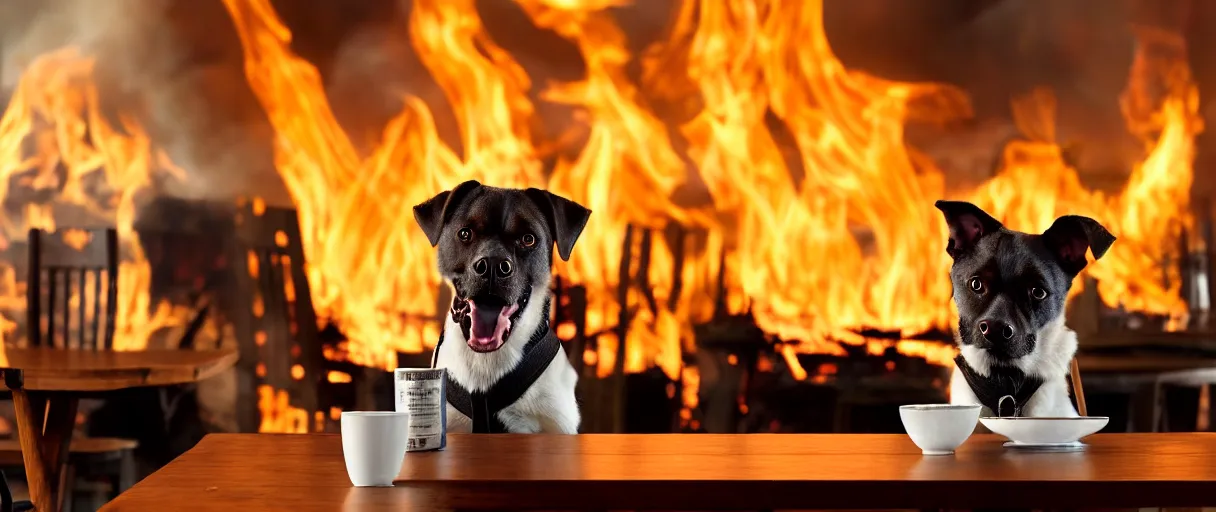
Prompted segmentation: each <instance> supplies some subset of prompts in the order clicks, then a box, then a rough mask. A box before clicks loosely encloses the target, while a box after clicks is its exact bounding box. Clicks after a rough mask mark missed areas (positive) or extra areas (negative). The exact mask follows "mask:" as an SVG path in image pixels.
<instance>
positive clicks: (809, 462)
mask: <svg viewBox="0 0 1216 512" xmlns="http://www.w3.org/2000/svg"><path fill="white" fill-rule="evenodd" d="M1088 442H1089V443H1090V446H1089V447H1088V448H1087V450H1086V451H1083V452H1072V453H1018V452H1012V451H1009V450H1007V449H1005V448H1003V447H1002V446H1001V439H1000V438H998V437H996V436H993V435H977V436H974V437H973V438H972V439H970V440H968V442H967V443H966V444H964V445H963V447H962V448H961V449H960V450H959V451H958V453H957V454H956V455H954V456H945V457H925V456H922V455H921V454H920V451H919V450H918V449H916V448H915V447H914V446H913V445H912V442H911V441H910V440H909V439H908V438H907V437H906V436H903V435H851V434H822V435H793V434H751V435H712V434H686V435H680V434H658V435H580V436H555V435H484V434H483V435H452V436H450V437H449V439H448V448H447V449H446V450H445V451H442V452H425V453H411V454H408V455H407V456H406V460H405V464H404V466H403V467H402V470H401V474H400V477H399V481H398V482H397V485H396V486H395V487H392V488H353V487H351V485H350V480H348V479H347V476H346V470H345V466H344V464H343V460H342V448H341V439H340V438H339V437H338V436H337V435H326V434H313V435H290V434H215V435H209V436H207V437H206V438H204V439H203V440H202V442H200V443H199V444H198V445H197V446H195V447H194V448H193V449H191V450H190V451H188V452H186V453H185V454H183V455H182V456H181V457H179V458H178V459H177V460H174V461H173V462H170V463H169V464H168V465H167V466H165V467H164V468H162V469H161V470H160V471H157V472H156V473H153V474H152V475H151V476H149V477H148V478H146V479H144V480H143V481H141V482H140V483H138V484H136V485H135V486H134V487H132V488H131V489H130V490H128V491H127V492H125V493H123V494H122V495H121V496H119V497H118V499H116V500H114V501H113V502H112V503H110V504H108V505H107V506H105V507H103V509H102V510H105V511H127V510H131V511H142V510H154V509H155V510H185V509H189V510H200V511H205V510H217V511H224V512H230V511H232V510H238V509H240V510H292V511H299V510H317V511H321V510H324V511H333V510H360V511H362V510H443V509H461V508H464V509H484V508H521V509H526V508H549V509H554V508H559V509H560V508H565V509H579V508H584V509H585V508H592V509H597V508H598V509H668V510H671V509H725V508H734V509H751V510H757V509H779V508H858V507H868V508H946V507H952V508H972V507H1005V508H1009V507H1026V508H1031V507H1039V508H1080V507H1082V506H1084V507H1125V508H1126V507H1131V508H1135V507H1141V506H1145V507H1148V506H1202V505H1213V504H1216V434H1109V435H1098V436H1093V437H1091V438H1089V439H1088Z"/></svg>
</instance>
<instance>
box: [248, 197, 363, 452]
mask: <svg viewBox="0 0 1216 512" xmlns="http://www.w3.org/2000/svg"><path fill="white" fill-rule="evenodd" d="M299 226H300V224H299V218H298V217H297V215H296V211H295V210H292V209H288V208H278V207H266V206H264V205H261V204H255V202H250V203H245V204H242V205H240V207H239V209H238V210H237V217H236V226H235V235H236V243H235V244H233V247H232V248H233V251H234V252H233V255H232V261H233V262H234V265H233V270H234V272H235V278H236V284H237V289H238V290H247V291H248V292H249V293H245V294H242V295H241V296H240V297H237V300H236V301H235V302H236V304H237V309H238V311H240V312H241V313H239V314H236V315H234V316H233V324H234V327H235V330H236V336H237V339H238V340H239V345H240V350H241V358H240V360H239V362H238V363H237V365H238V367H239V368H241V369H242V370H243V371H244V372H247V373H246V374H247V375H255V376H256V377H257V378H256V379H249V380H242V381H241V384H240V386H241V387H240V388H239V389H238V394H241V395H245V396H246V398H243V399H240V400H238V403H243V404H249V405H250V406H252V405H254V404H257V403H258V400H257V397H258V396H259V395H258V390H257V387H258V386H260V385H269V386H271V387H272V388H274V389H275V390H276V391H286V392H287V394H288V396H289V399H290V403H291V405H292V406H293V407H298V408H300V409H303V410H304V411H306V412H308V413H309V414H310V415H311V416H309V417H305V418H298V419H297V420H298V421H302V422H304V426H305V430H306V431H308V432H319V431H323V430H324V421H325V417H326V415H325V414H324V411H320V410H319V409H321V407H322V404H325V405H332V402H333V401H334V399H335V396H336V395H339V394H342V395H346V396H358V393H357V392H356V391H355V390H354V387H355V385H356V383H355V382H349V383H330V382H328V381H327V379H326V374H327V373H328V371H330V370H337V371H343V372H345V373H347V374H349V375H351V377H352V379H354V378H355V377H356V373H355V372H361V371H362V369H361V368H359V367H358V366H356V365H354V364H351V363H340V362H333V361H329V360H327V359H325V358H324V357H323V356H322V347H321V344H320V338H319V336H318V332H317V318H316V313H315V311H314V310H313V306H312V294H311V291H310V289H309V283H308V278H307V276H306V274H305V271H304V247H303V244H302V241H301V236H300V227H299ZM352 405H353V404H352ZM317 412H322V413H323V414H322V416H321V417H320V418H318V417H317V416H315V413H317ZM261 422H262V418H261V415H260V412H259V411H258V410H257V409H254V408H252V407H247V408H246V410H241V411H238V423H239V424H240V426H241V431H242V432H256V431H258V427H259V426H260V424H261Z"/></svg>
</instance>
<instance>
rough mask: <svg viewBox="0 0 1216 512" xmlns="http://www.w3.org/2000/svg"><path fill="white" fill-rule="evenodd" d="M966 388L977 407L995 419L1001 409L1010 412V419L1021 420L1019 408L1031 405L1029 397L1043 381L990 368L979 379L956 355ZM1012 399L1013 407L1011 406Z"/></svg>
mask: <svg viewBox="0 0 1216 512" xmlns="http://www.w3.org/2000/svg"><path fill="white" fill-rule="evenodd" d="M954 364H955V365H957V366H958V369H959V371H960V372H961V373H962V374H963V378H964V379H965V380H966V381H967V386H969V387H970V388H971V391H972V392H973V393H975V396H976V398H978V399H979V401H980V405H983V406H984V407H987V408H989V409H991V410H992V412H993V413H994V414H996V415H997V416H1005V415H1004V414H1002V412H1003V411H1002V410H1001V406H1002V405H1005V406H1006V408H1007V410H1011V412H1012V416H1015V417H1016V416H1021V415H1022V407H1023V406H1025V405H1026V403H1027V402H1029V401H1030V397H1032V396H1034V393H1035V392H1036V391H1038V390H1039V386H1042V385H1043V379H1040V378H1038V377H1032V376H1029V375H1026V374H1025V373H1023V372H1022V370H1020V369H1017V368H1012V367H1008V366H995V365H994V366H992V367H991V368H989V370H988V375H986V376H985V375H980V374H979V372H976V371H975V369H974V368H972V367H971V365H968V364H967V360H966V359H964V358H963V355H962V354H959V355H958V356H957V357H955V358H954ZM1010 398H1012V403H1009V402H1010Z"/></svg>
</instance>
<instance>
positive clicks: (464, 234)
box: [456, 228, 473, 242]
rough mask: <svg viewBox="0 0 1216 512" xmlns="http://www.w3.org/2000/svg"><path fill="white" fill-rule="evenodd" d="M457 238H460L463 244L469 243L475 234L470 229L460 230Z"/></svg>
mask: <svg viewBox="0 0 1216 512" xmlns="http://www.w3.org/2000/svg"><path fill="white" fill-rule="evenodd" d="M456 236H457V237H459V238H460V241H461V242H468V241H469V240H472V239H473V232H472V231H470V230H469V228H460V231H457V232H456Z"/></svg>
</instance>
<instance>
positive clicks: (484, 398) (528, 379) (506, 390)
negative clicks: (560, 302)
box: [431, 299, 562, 434]
mask: <svg viewBox="0 0 1216 512" xmlns="http://www.w3.org/2000/svg"><path fill="white" fill-rule="evenodd" d="M442 344H443V334H442V332H441V333H440V335H439V343H438V344H436V345H435V353H434V354H433V355H432V356H431V367H432V368H435V365H436V363H437V361H438V355H439V347H440V346H441V345H442ZM561 346H562V344H561V340H558V339H557V335H556V334H554V333H553V331H552V330H550V329H549V300H548V299H546V300H545V307H544V311H543V313H542V315H541V324H540V325H539V326H538V327H537V328H536V332H534V333H532V337H531V338H529V339H528V342H527V343H526V344H525V345H524V351H523V358H522V359H521V360H520V362H519V364H518V365H516V366H515V368H513V369H512V370H511V371H510V372H508V373H507V374H506V375H503V376H502V378H500V379H498V381H496V382H495V383H494V384H493V385H491V386H490V388H489V389H487V390H485V391H474V392H469V390H467V389H465V388H464V386H461V385H460V383H458V382H455V381H450V380H449V381H448V386H447V388H448V392H447V401H448V404H450V405H451V406H452V407H455V408H456V410H457V411H460V413H461V414H464V415H465V416H468V417H469V418H470V419H472V420H473V433H474V434H500V433H507V428H506V426H505V425H503V423H502V422H501V421H499V419H498V413H499V411H502V410H503V409H505V408H506V407H508V406H510V405H511V404H513V403H515V402H516V401H517V400H519V399H520V397H522V396H524V393H526V392H527V391H528V388H530V387H532V384H533V383H535V382H536V380H537V379H539V378H540V376H541V374H543V373H544V372H545V370H546V369H547V368H549V364H550V363H552V362H553V359H554V358H555V357H557V354H558V352H559V351H560V350H561Z"/></svg>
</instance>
